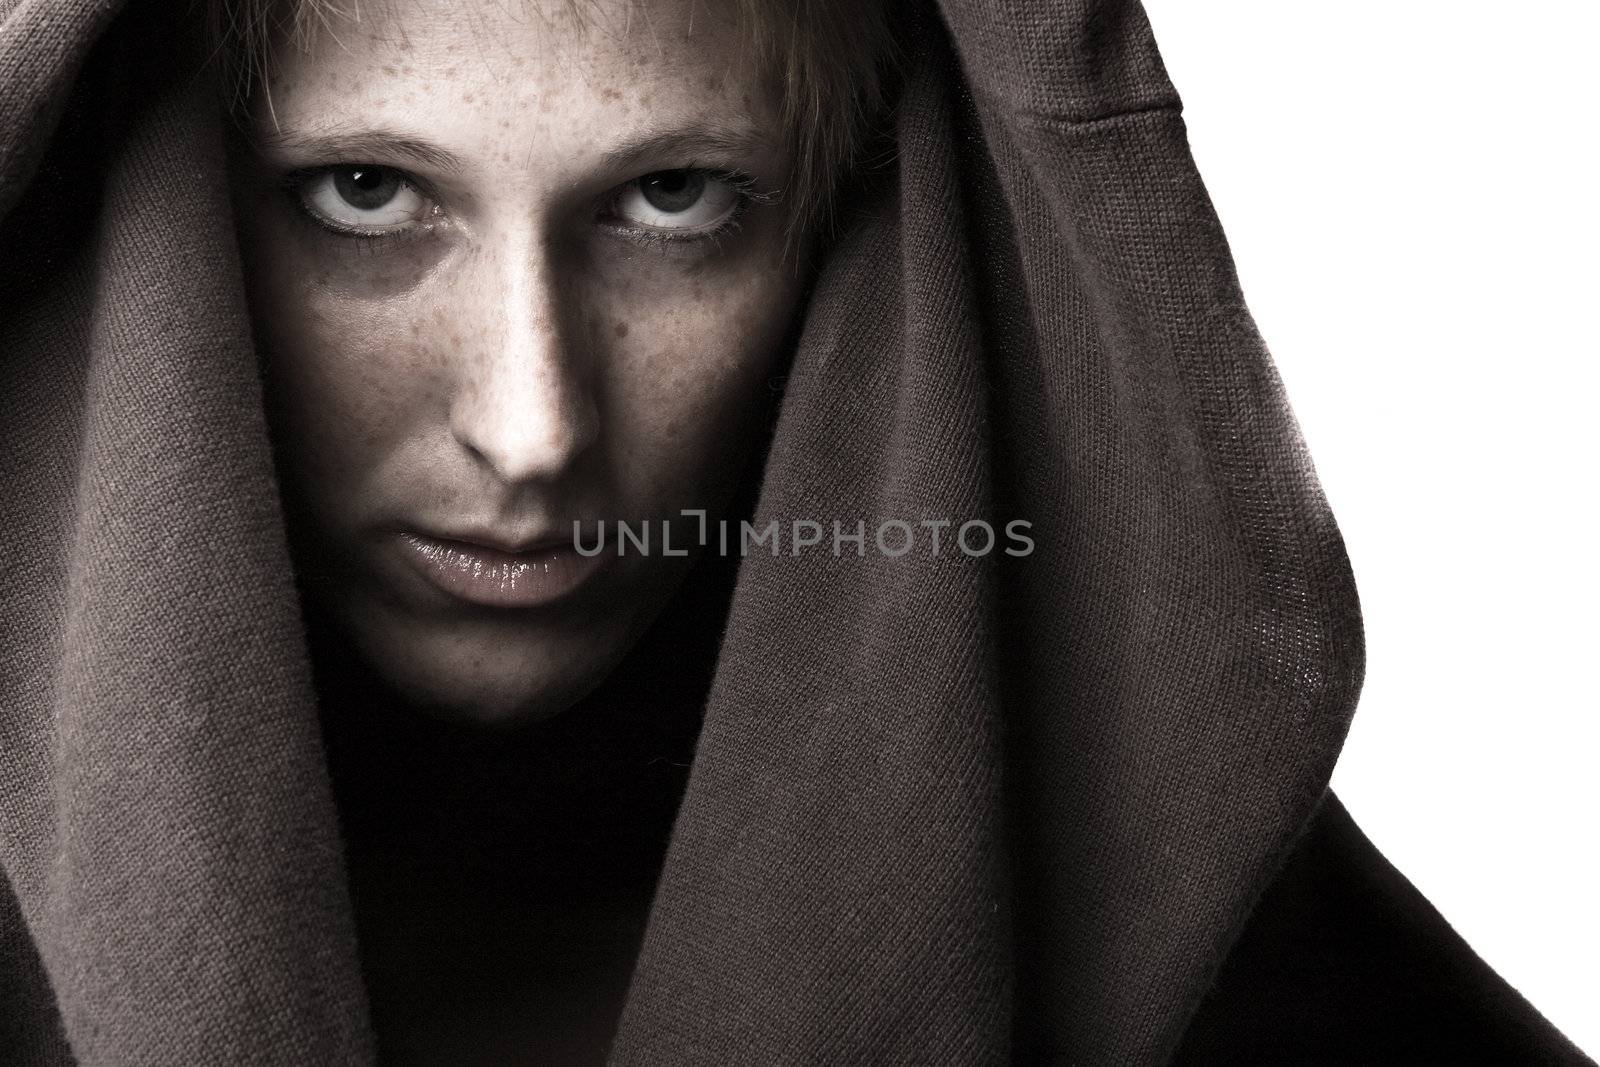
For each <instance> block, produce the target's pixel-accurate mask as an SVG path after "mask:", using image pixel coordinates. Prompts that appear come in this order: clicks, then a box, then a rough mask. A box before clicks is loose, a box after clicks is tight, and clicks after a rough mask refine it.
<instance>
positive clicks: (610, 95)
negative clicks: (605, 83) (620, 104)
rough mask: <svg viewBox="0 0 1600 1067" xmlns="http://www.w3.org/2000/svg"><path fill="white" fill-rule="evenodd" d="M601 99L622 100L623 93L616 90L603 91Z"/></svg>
mask: <svg viewBox="0 0 1600 1067" xmlns="http://www.w3.org/2000/svg"><path fill="white" fill-rule="evenodd" d="M600 98H601V99H602V100H621V99H622V93H621V92H619V91H618V90H616V89H601V90H600Z"/></svg>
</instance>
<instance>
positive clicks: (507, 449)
mask: <svg viewBox="0 0 1600 1067" xmlns="http://www.w3.org/2000/svg"><path fill="white" fill-rule="evenodd" d="M726 6H727V7H729V8H731V7H732V5H731V4H729V5H726ZM574 10H576V11H577V12H578V16H581V17H578V16H575V15H574ZM743 41H744V37H743V35H742V31H741V29H740V27H738V26H737V25H736V24H735V23H734V21H733V17H732V15H731V14H729V13H727V12H724V11H722V10H720V9H719V5H717V4H715V3H713V4H707V3H705V0H653V2H652V3H650V4H648V5H636V4H634V3H632V2H631V0H599V2H592V3H584V4H576V5H573V4H569V3H566V2H562V0H544V2H543V3H534V2H532V0H530V2H527V3H517V4H503V3H499V2H488V0H484V2H473V3H466V2H462V0H452V2H447V0H390V2H387V3H381V4H367V3H363V4H362V5H361V15H360V19H359V21H356V20H346V19H341V20H339V21H337V22H335V23H333V24H331V25H330V26H328V27H326V28H324V29H322V30H320V31H319V32H318V33H317V35H316V37H315V40H314V41H313V42H312V46H311V48H310V49H309V51H302V50H300V49H297V48H294V47H290V46H285V47H284V48H283V49H282V50H281V53H280V55H279V56H278V63H277V67H276V76H275V77H274V79H273V80H272V82H271V83H270V86H269V89H270V92H269V93H268V94H261V93H258V99H257V100H256V101H255V102H254V105H253V108H252V114H253V130H252V134H253V140H254V150H253V151H251V152H246V153H243V154H241V156H240V158H239V159H238V160H237V162H236V167H235V171H236V175H237V179H236V180H237V189H236V193H237V198H236V199H237V203H238V204H239V215H240V227H241V239H242V241H243V246H244V252H245V259H246V270H247V277H248V281H249V285H250V290H251V300H252V307H253V312H254V316H255V319H256V325H257V332H258V337H259V339H260V341H261V345H262V351H263V357H264V362H265V370H266V378H267V383H268V390H269V399H270V401H271V412H272V414H271V419H272V428H273V433H274V440H275V445H276V447H277V448H278V450H279V454H280V461H281V464H282V469H283V471H284V476H285V479H286V482H287V486H286V488H287V490H288V498H289V500H290V501H291V503H292V505H293V506H292V508H291V515H292V521H293V523H294V524H295V531H294V532H295V535H296V536H295V540H296V544H297V546H298V548H297V552H298V555H299V557H300V560H301V563H302V566H305V567H306V568H307V570H306V582H305V585H306V588H307V591H308V594H309V595H310V596H311V597H312V599H313V600H314V602H315V607H316V608H317V609H319V610H323V611H326V612H328V613H329V614H330V617H331V618H332V619H333V620H334V622H335V624H336V625H337V626H339V627H340V628H341V629H343V630H344V631H345V632H346V633H347V634H348V635H349V636H350V637H351V638H353V640H354V642H355V645H356V647H357V648H358V649H359V651H360V653H361V654H362V656H363V657H364V658H365V659H366V660H367V661H368V662H369V664H370V665H371V666H373V667H374V668H375V669H377V670H378V671H379V673H380V674H382V675H383V676H384V677H385V678H386V679H387V680H388V681H389V682H390V683H391V684H393V685H394V686H396V687H397V688H398V689H399V690H400V691H401V692H403V693H406V694H408V695H409V696H410V697H412V698H413V699H415V700H416V701H417V702H418V703H419V704H421V705H423V706H427V707H430V708H432V709H434V710H435V712H436V713H442V714H447V715H450V716H453V717H457V718H460V719H464V720H468V721H477V722H483V723H509V722H515V721H522V720H525V719H530V718H543V717H547V716H549V715H552V714H555V713H556V712H558V711H560V710H562V709H564V708H566V707H568V706H570V705H571V704H572V703H573V702H574V701H576V700H577V699H578V698H580V697H581V696H583V695H584V694H585V693H586V692H588V691H589V690H590V689H592V688H593V687H594V686H595V685H596V684H597V683H598V682H599V681H600V680H601V679H602V678H603V677H604V676H605V675H606V674H607V673H608V672H609V671H610V670H611V668H612V667H614V666H615V664H616V663H617V662H618V660H620V659H621V658H622V656H623V655H624V653H626V652H627V650H628V649H629V647H630V646H631V645H632V644H633V643H634V642H635V641H636V640H637V639H638V637H639V636H640V635H641V634H642V632H643V630H644V629H645V628H646V627H647V626H648V624H649V623H650V622H651V621H652V619H653V618H654V617H655V616H656V615H657V614H658V613H659V612H660V610H661V609H662V608H663V607H664V605H665V603H666V601H667V600H668V599H669V598H670V597H671V595H672V593H673V592H674V590H675V589H676V588H677V586H678V584H679V583H680V581H681V579H682V576H683V573H684V571H685V569H686V567H687V563H688V558H687V557H684V556H680V555H667V554H665V553H664V552H663V551H662V545H661V529H660V526H661V522H662V520H664V519H674V520H675V521H676V523H677V525H676V527H675V529H674V532H673V536H674V543H673V545H672V549H673V551H674V552H677V551H679V550H680V549H681V548H683V547H685V545H686V544H687V545H692V544H693V542H694V541H695V538H696V534H697V531H698V529H699V523H698V520H696V519H693V518H687V519H685V518H679V515H680V512H681V511H683V510H686V509H707V510H709V511H711V513H712V514H713V515H714V514H716V512H717V510H718V509H719V508H720V507H722V506H723V505H724V504H725V502H726V500H727V497H728V494H729V492H730V490H731V488H732V483H733V480H734V478H735V476H736V475H737V474H738V473H739V471H740V470H741V468H742V467H743V465H744V464H745V462H746V461H747V460H748V458H749V451H750V449H751V447H752V446H753V444H754V443H755V442H754V435H755V434H757V433H759V427H760V425H761V417H762V415H763V413H764V411H765V410H766V406H767V404H768V402H769V398H770V396H771V391H770V389H769V388H768V383H769V382H770V381H771V378H772V375H773V374H774V373H775V372H776V371H777V370H778V369H779V368H778V367H777V366H776V365H775V364H776V361H777V360H778V359H779V358H780V354H781V353H780V349H781V347H782V345H783V342H784V340H785V338H786V336H788V330H789V327H790V326H791V323H792V320H793V317H794V315H795V313H796V309H797V302H798V299H799V285H798V282H797V279H796V278H795V276H794V272H793V271H792V270H791V269H790V268H788V267H787V266H786V261H785V259H784V254H783V253H784V238H785V224H786V222H787V210H788V209H787V208H785V207H783V206H781V202H780V201H779V199H778V198H777V196H776V193H777V192H778V190H779V189H781V188H782V187H783V186H784V184H785V183H786V179H787V177H788V174H789V167H790V164H791V161H790V158H789V155H790V148H789V145H788V144H787V143H785V142H784V140H783V139H782V138H781V137H779V136H778V134H777V131H778V130H779V122H778V109H779V106H780V101H779V98H778V96H777V94H776V90H775V88H774V87H773V85H772V84H771V83H770V81H769V80H768V79H767V78H765V77H764V76H763V74H762V72H761V71H759V70H756V69H753V68H754V65H753V64H747V63H745V62H743V61H742V60H743V49H742V47H741V45H742V42H743ZM575 521H576V522H579V523H581V524H582V527H583V530H584V536H583V544H584V546H585V547H586V548H590V547H592V546H593V545H594V543H595V539H596V538H597V537H598V536H599V529H598V527H599V525H600V524H601V523H603V524H604V525H605V527H606V531H605V532H606V544H607V549H606V551H605V552H603V553H602V554H600V555H598V556H595V557H593V558H592V559H590V558H587V557H585V556H583V555H582V554H580V553H577V552H575V551H574V550H573V547H572V546H573V523H574V522H575ZM618 521H622V522H626V523H628V524H630V526H631V528H632V529H634V530H635V531H637V530H640V529H642V528H644V525H645V524H646V523H648V524H649V528H650V538H651V543H650V549H651V551H650V552H649V554H641V553H640V552H638V551H633V549H634V547H635V546H634V544H633V543H632V542H630V544H629V548H630V551H629V552H628V553H626V554H624V555H620V556H619V555H618V554H617V552H616V537H615V534H616V527H615V523H617V522H618ZM561 546H565V547H561ZM497 549H498V551H497ZM308 561H309V562H308Z"/></svg>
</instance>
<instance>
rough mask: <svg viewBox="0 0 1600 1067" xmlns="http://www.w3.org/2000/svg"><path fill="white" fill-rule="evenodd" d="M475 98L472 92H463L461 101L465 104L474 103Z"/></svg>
mask: <svg viewBox="0 0 1600 1067" xmlns="http://www.w3.org/2000/svg"><path fill="white" fill-rule="evenodd" d="M474 99H475V97H474V96H473V95H472V94H471V93H462V94H461V102H462V103H463V104H470V103H472V101H473V100H474Z"/></svg>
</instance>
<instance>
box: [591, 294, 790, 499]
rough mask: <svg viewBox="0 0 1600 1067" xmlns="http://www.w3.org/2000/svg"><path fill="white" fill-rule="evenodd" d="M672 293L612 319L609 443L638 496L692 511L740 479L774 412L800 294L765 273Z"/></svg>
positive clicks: (635, 305) (622, 312)
mask: <svg viewBox="0 0 1600 1067" xmlns="http://www.w3.org/2000/svg"><path fill="white" fill-rule="evenodd" d="M671 289H672V291H673V293H674V294H675V296H674V298H673V299H670V300H664V299H654V300H649V301H635V302H633V303H632V310H631V314H629V313H628V312H627V311H625V310H622V309H618V313H617V314H615V315H613V316H612V317H611V318H610V322H611V326H610V332H611V335H612V336H611V340H610V344H609V346H608V347H609V348H610V350H611V352H612V358H611V360H610V361H609V362H610V365H611V373H610V375H609V377H610V380H611V391H612V393H613V395H612V396H611V397H610V398H608V399H609V400H610V401H611V403H610V404H609V405H608V406H609V407H610V408H611V411H610V412H609V414H608V417H607V422H608V423H609V424H610V425H609V426H608V433H609V435H610V436H611V437H612V439H613V441H614V442H615V444H616V446H617V451H618V453H619V456H618V458H619V459H620V460H621V461H622V464H621V466H622V467H623V469H622V470H621V471H620V472H619V474H620V476H621V477H623V478H624V479H625V480H626V481H629V482H632V483H634V484H635V485H636V486H638V487H639V492H640V493H641V495H646V496H648V497H649V498H652V499H654V500H655V501H656V502H657V503H658V504H659V503H662V502H666V503H668V504H675V503H676V502H683V503H685V506H694V505H695V503H696V501H695V500H694V499H693V498H694V497H696V496H697V495H699V494H702V493H705V492H707V491H710V490H711V489H712V487H714V486H716V485H717V484H719V483H720V482H722V481H723V480H725V478H726V477H728V476H731V475H734V474H737V473H738V471H739V469H741V467H742V465H743V460H744V457H745V455H746V453H747V451H748V449H749V448H751V447H752V445H753V443H754V439H753V435H754V432H755V430H756V429H757V428H758V427H759V425H760V424H761V420H762V419H763V418H764V417H765V416H766V415H767V414H768V413H769V412H770V411H771V408H772V405H773V403H774V401H775V399H776V393H775V391H774V388H773V382H774V380H775V377H776V375H777V374H778V373H779V372H780V370H781V366H780V364H781V363H782V361H783V359H784V358H785V352H784V350H783V345H784V341H785V340H786V338H787V335H788V328H789V326H790V324H791V322H792V320H793V316H794V314H795V311H796V306H797V303H798V287H797V285H796V284H795V283H794V282H793V281H792V280H791V279H790V278H789V277H787V276H786V274H785V273H784V272H782V271H781V270H778V269H762V270H759V271H754V272H749V273H745V274H743V275H742V276H740V277H737V278H730V277H728V276H726V275H721V274H718V275H717V276H715V277H713V276H711V275H710V274H707V275H705V276H701V277H694V278H686V279H684V280H683V281H682V282H681V284H679V285H676V286H673V287H671ZM602 321H604V320H602ZM624 329H625V336H618V334H623V333H624Z"/></svg>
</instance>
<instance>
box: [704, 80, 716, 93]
mask: <svg viewBox="0 0 1600 1067" xmlns="http://www.w3.org/2000/svg"><path fill="white" fill-rule="evenodd" d="M717 84H718V83H717V79H716V78H714V77H708V78H706V88H707V89H710V90H711V91H712V92H715V91H716V89H717Z"/></svg>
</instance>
